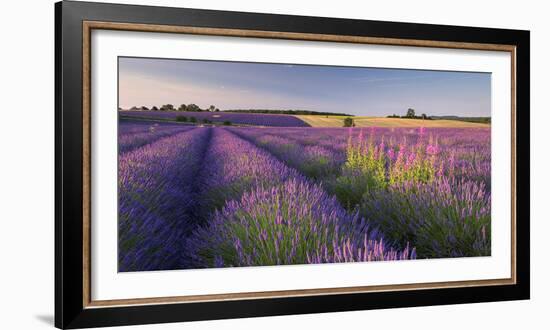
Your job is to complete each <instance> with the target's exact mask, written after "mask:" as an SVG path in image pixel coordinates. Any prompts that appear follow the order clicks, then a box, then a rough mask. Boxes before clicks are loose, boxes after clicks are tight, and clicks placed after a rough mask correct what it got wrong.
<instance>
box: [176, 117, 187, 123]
mask: <svg viewBox="0 0 550 330" xmlns="http://www.w3.org/2000/svg"><path fill="white" fill-rule="evenodd" d="M176 121H183V122H186V121H187V117H185V116H176Z"/></svg>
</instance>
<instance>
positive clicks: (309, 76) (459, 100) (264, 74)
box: [119, 57, 491, 116]
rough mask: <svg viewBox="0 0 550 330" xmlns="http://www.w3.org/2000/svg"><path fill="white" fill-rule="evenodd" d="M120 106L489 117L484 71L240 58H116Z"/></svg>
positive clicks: (488, 81) (488, 86)
mask: <svg viewBox="0 0 550 330" xmlns="http://www.w3.org/2000/svg"><path fill="white" fill-rule="evenodd" d="M119 102H120V104H119V106H120V107H122V108H125V109H126V108H130V107H132V106H134V105H135V106H142V105H145V106H147V107H151V106H153V105H156V106H161V105H162V104H166V103H171V104H173V105H174V106H176V107H177V106H178V105H180V104H181V103H185V104H189V103H195V104H197V105H198V106H200V107H201V108H206V107H208V106H209V105H211V104H213V105H215V106H217V107H218V108H220V109H221V110H227V109H305V110H316V111H330V112H345V113H350V114H354V115H363V116H385V115H389V114H393V113H396V114H405V112H406V111H407V109H408V108H414V109H415V110H416V112H417V114H421V113H426V114H428V115H459V116H490V115H491V75H490V74H488V73H469V72H444V71H424V70H399V69H373V68H357V67H342V66H318V65H315V66H313V65H289V64H263V63H243V62H219V61H195V60H165V59H145V58H126V57H123V58H120V59H119Z"/></svg>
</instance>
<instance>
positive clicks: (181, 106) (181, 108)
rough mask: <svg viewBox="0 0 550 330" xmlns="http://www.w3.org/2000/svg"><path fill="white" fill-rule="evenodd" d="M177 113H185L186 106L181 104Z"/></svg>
mask: <svg viewBox="0 0 550 330" xmlns="http://www.w3.org/2000/svg"><path fill="white" fill-rule="evenodd" d="M178 111H187V106H186V105H185V104H183V103H182V104H181V105H180V106H179V108H178Z"/></svg>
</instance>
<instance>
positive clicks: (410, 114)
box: [406, 108, 416, 118]
mask: <svg viewBox="0 0 550 330" xmlns="http://www.w3.org/2000/svg"><path fill="white" fill-rule="evenodd" d="M406 117H407V118H414V117H416V113H415V111H414V109H413V108H409V109H408V110H407V114H406Z"/></svg>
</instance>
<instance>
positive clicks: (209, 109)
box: [208, 105, 216, 112]
mask: <svg viewBox="0 0 550 330" xmlns="http://www.w3.org/2000/svg"><path fill="white" fill-rule="evenodd" d="M215 110H216V107H215V106H214V105H211V106H209V107H208V111H210V112H214V111H215Z"/></svg>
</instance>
